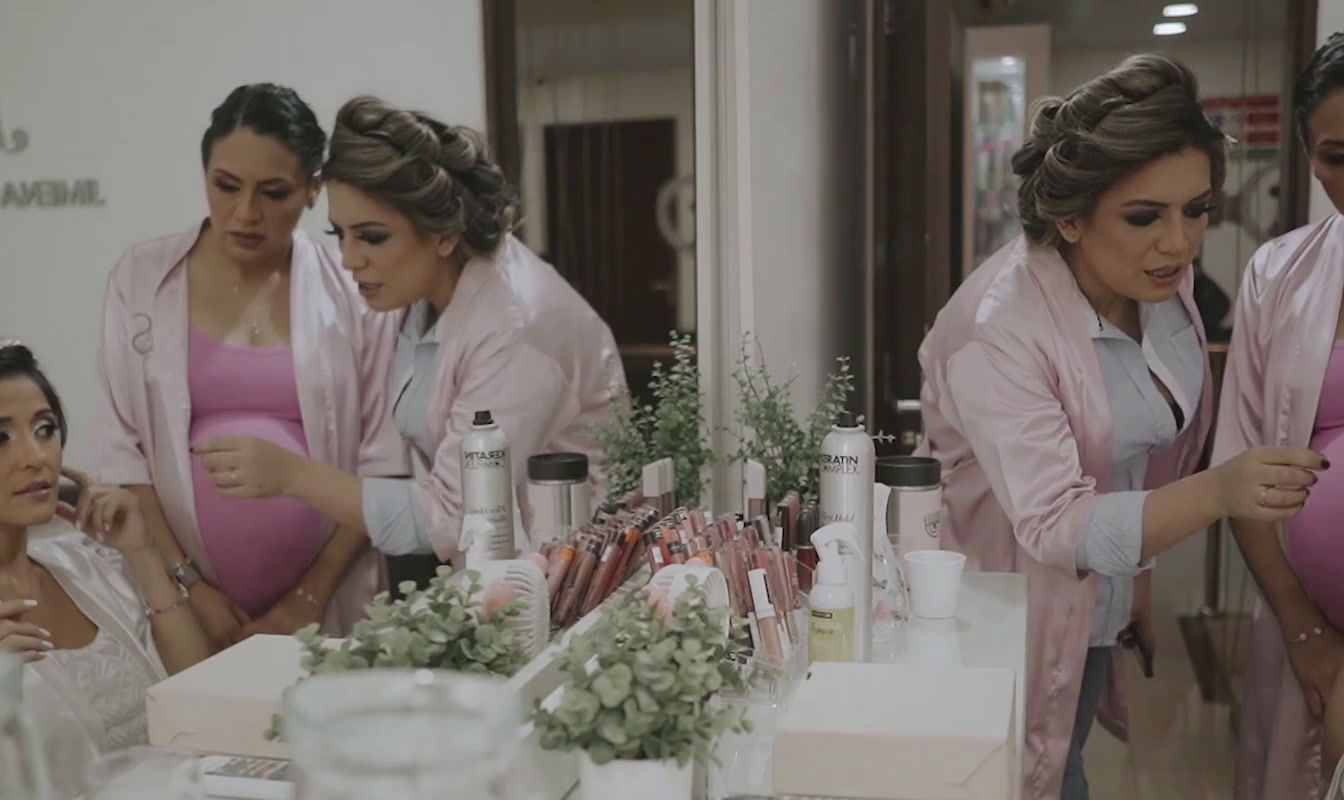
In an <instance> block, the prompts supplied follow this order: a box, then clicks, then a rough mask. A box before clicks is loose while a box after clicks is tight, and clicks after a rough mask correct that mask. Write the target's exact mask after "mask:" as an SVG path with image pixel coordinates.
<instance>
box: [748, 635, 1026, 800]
mask: <svg viewBox="0 0 1344 800" xmlns="http://www.w3.org/2000/svg"><path fill="white" fill-rule="evenodd" d="M1016 689H1017V687H1016V678H1015V674H1014V672H1013V671H1012V670H1008V669H969V668H958V667H943V668H938V669H924V668H919V667H906V666H896V665H891V664H850V663H825V662H817V663H815V664H813V665H812V668H811V672H810V674H809V676H808V678H807V680H805V681H804V682H803V683H802V684H800V685H799V687H798V689H797V692H796V693H795V695H794V697H793V699H792V701H791V702H790V703H789V707H788V709H787V710H786V711H785V712H784V715H783V718H782V719H781V720H780V723H779V727H778V729H777V730H776V733H775V739H774V745H773V757H772V762H773V779H774V790H775V791H776V792H778V793H779V794H787V795H806V796H815V795H821V796H827V797H851V798H863V799H864V800H1009V798H1011V797H1012V796H1013V786H1012V781H1013V775H1014V770H1013V763H1014V759H1016V758H1018V757H1019V754H1017V753H1015V752H1014V749H1015V748H1014V736H1013V731H1014V727H1013V722H1014V709H1015V692H1016Z"/></svg>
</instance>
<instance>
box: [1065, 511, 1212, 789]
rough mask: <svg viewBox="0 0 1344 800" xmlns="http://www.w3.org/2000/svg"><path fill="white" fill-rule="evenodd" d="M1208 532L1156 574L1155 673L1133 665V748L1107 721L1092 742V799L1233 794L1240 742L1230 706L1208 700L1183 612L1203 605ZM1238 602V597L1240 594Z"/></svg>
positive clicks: (1165, 559)
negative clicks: (1185, 638) (1186, 639)
mask: <svg viewBox="0 0 1344 800" xmlns="http://www.w3.org/2000/svg"><path fill="white" fill-rule="evenodd" d="M1203 548H1204V543H1203V539H1202V537H1196V539H1194V540H1192V541H1190V542H1187V543H1185V544H1184V545H1182V546H1181V547H1178V548H1177V549H1176V550H1173V551H1172V552H1171V553H1168V554H1165V555H1163V556H1162V558H1161V559H1160V562H1159V568H1158V571H1157V573H1156V575H1155V578H1154V584H1153V587H1154V590H1153V600H1154V606H1155V612H1156V614H1155V617H1156V618H1155V621H1154V622H1155V627H1156V629H1157V630H1156V633H1157V660H1156V669H1155V673H1156V675H1155V677H1154V678H1153V679H1152V680H1144V678H1143V676H1142V674H1141V673H1139V671H1138V668H1137V664H1136V663H1135V662H1132V661H1131V662H1129V663H1128V664H1127V665H1126V666H1127V667H1129V666H1133V668H1132V669H1127V670H1126V680H1125V685H1126V687H1127V691H1128V697H1129V713H1130V718H1131V727H1132V730H1131V737H1130V742H1131V743H1130V744H1129V745H1128V746H1126V745H1124V744H1122V743H1120V742H1119V741H1117V740H1116V739H1115V738H1113V737H1112V736H1111V735H1110V734H1108V733H1106V732H1105V730H1104V729H1102V728H1101V727H1100V726H1097V727H1096V728H1094V730H1093V732H1092V735H1091V737H1090V738H1089V740H1088V744H1087V750H1086V756H1085V759H1086V764H1087V775H1088V782H1089V784H1090V785H1091V795H1092V800H1133V799H1134V798H1138V799H1139V800H1224V798H1230V797H1231V796H1232V774H1233V763H1234V762H1233V759H1234V757H1235V742H1234V740H1233V737H1232V732H1231V728H1230V724H1229V716H1230V710H1229V707H1228V706H1225V705H1211V704H1206V703H1204V702H1203V700H1202V698H1201V696H1200V691H1199V687H1198V684H1197V683H1196V681H1195V673H1194V670H1193V668H1192V667H1191V665H1190V661H1189V659H1188V658H1187V656H1186V652H1185V646H1184V643H1183V642H1182V639H1181V632H1180V627H1179V625H1178V623H1177V617H1178V616H1179V615H1181V614H1186V613H1189V612H1190V611H1191V610H1192V609H1194V608H1195V607H1196V606H1197V604H1198V602H1199V592H1200V591H1201V587H1202V585H1203V578H1202V572H1201V569H1202V564H1203V552H1204V550H1203ZM1233 599H1234V600H1235V599H1236V598H1233Z"/></svg>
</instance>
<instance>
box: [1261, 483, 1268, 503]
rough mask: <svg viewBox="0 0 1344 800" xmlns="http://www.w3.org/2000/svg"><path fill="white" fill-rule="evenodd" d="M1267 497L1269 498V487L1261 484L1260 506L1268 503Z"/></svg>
mask: <svg viewBox="0 0 1344 800" xmlns="http://www.w3.org/2000/svg"><path fill="white" fill-rule="evenodd" d="M1268 498H1269V487H1268V486H1261V487H1260V505H1262V506H1264V505H1268V502H1267V501H1268Z"/></svg>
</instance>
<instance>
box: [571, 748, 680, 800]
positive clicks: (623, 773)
mask: <svg viewBox="0 0 1344 800" xmlns="http://www.w3.org/2000/svg"><path fill="white" fill-rule="evenodd" d="M694 766H695V763H694V762H692V761H687V762H686V766H684V767H683V766H678V764H677V760H676V759H675V758H673V759H668V760H666V761H644V760H640V761H619V760H618V761H610V762H608V763H606V764H602V765H601V766H599V765H597V764H594V763H593V760H592V759H591V758H589V757H588V754H587V753H586V752H580V753H579V792H580V796H581V797H582V798H583V800H631V798H636V797H637V798H639V800H691V776H692V775H693V774H694V773H693V768H694Z"/></svg>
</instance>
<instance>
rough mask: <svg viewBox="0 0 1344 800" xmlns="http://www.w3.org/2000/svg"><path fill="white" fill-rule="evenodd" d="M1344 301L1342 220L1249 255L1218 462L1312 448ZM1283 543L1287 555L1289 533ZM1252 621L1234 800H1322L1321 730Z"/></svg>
mask: <svg viewBox="0 0 1344 800" xmlns="http://www.w3.org/2000/svg"><path fill="white" fill-rule="evenodd" d="M1342 295H1344V217H1340V216H1339V215H1338V214H1336V215H1334V216H1331V217H1330V218H1329V219H1327V220H1325V221H1323V222H1320V223H1316V224H1314V225H1308V226H1306V227H1303V228H1298V229H1297V230H1295V231H1292V232H1290V233H1287V234H1285V235H1283V236H1280V237H1279V238H1277V239H1274V240H1272V241H1270V242H1266V243H1265V244H1264V245H1262V246H1261V247H1260V249H1259V250H1257V251H1256V253H1255V255H1254V256H1252V257H1251V262H1250V264H1248V265H1247V267H1246V272H1245V275H1244V277H1243V279H1242V283H1241V290H1240V292H1239V294H1238V298H1237V308H1236V316H1235V321H1234V322H1233V326H1232V347H1231V350H1230V352H1229V354H1228V361H1227V371H1226V373H1225V374H1224V377H1223V394H1222V400H1221V405H1220V406H1219V412H1218V413H1219V417H1218V432H1217V435H1216V436H1215V437H1214V448H1213V461H1212V463H1213V464H1221V463H1223V462H1225V461H1227V460H1228V459H1230V458H1232V457H1234V456H1236V455H1237V454H1238V453H1240V452H1242V451H1243V450H1245V449H1246V448H1248V447H1255V446H1259V445H1265V446H1274V447H1307V446H1309V444H1310V442H1311V434H1312V430H1313V428H1314V427H1315V423H1316V407H1317V405H1318V403H1319V401H1320V396H1321V386H1322V385H1323V384H1324V381H1325V369H1326V365H1327V364H1328V363H1329V361H1330V352H1331V349H1332V348H1333V346H1334V341H1335V328H1336V325H1337V323H1338V321H1339V307H1340V298H1341V296H1342ZM1279 543H1280V545H1281V546H1285V550H1284V554H1285V557H1287V549H1286V541H1285V539H1284V530H1283V528H1282V527H1281V528H1280V530H1279ZM1290 563H1291V562H1290ZM1251 619H1252V623H1251V625H1252V628H1251V641H1250V648H1249V651H1248V656H1247V658H1248V663H1247V665H1246V677H1245V686H1246V697H1245V704H1244V706H1243V710H1242V718H1241V731H1240V734H1239V745H1238V746H1239V752H1238V753H1237V790H1236V796H1237V798H1239V800H1262V799H1263V800H1278V798H1312V800H1315V798H1319V797H1320V796H1321V793H1322V791H1323V789H1324V787H1323V785H1322V781H1321V780H1320V779H1319V775H1320V757H1321V755H1320V729H1319V726H1318V725H1316V724H1315V723H1314V722H1313V720H1312V719H1311V715H1310V713H1309V712H1308V710H1307V705H1306V701H1305V700H1304V699H1303V696H1302V690H1301V688H1300V686H1299V684H1298V682H1297V678H1296V676H1295V675H1294V674H1293V670H1292V667H1291V666H1290V665H1289V663H1288V653H1287V649H1286V645H1285V644H1284V640H1283V634H1282V633H1281V632H1280V629H1279V623H1278V621H1277V620H1276V619H1275V618H1274V614H1273V613H1272V612H1271V611H1270V609H1269V607H1268V606H1267V605H1266V604H1265V603H1264V601H1263V599H1260V598H1257V600H1256V604H1255V609H1254V611H1253V612H1252V618H1251Z"/></svg>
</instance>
